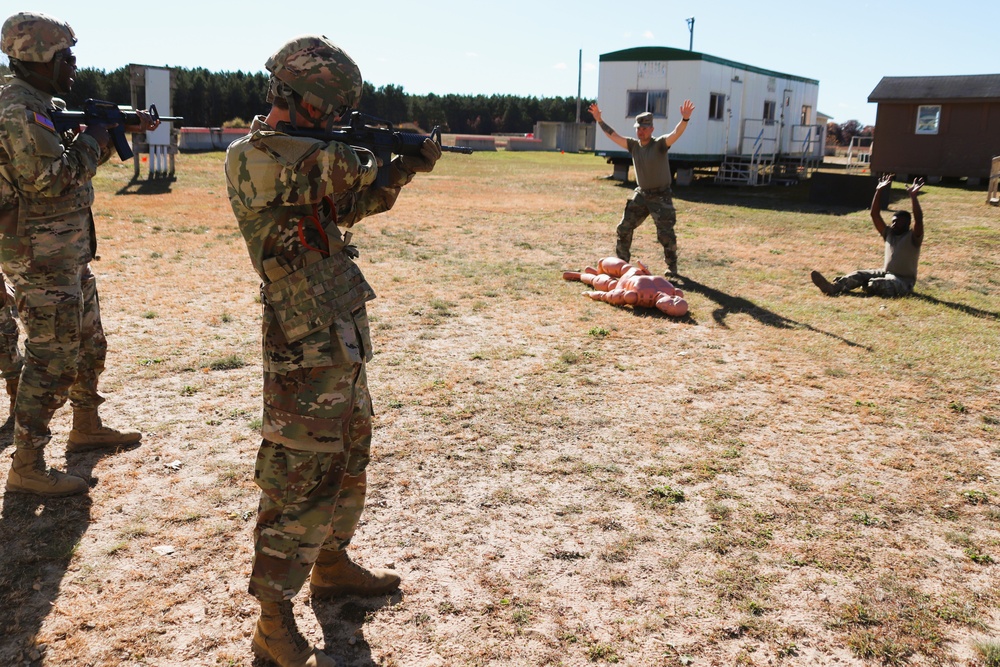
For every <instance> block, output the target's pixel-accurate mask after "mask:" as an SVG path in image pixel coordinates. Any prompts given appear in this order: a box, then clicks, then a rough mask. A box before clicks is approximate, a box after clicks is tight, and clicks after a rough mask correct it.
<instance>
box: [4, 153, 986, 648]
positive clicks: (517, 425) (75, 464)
mask: <svg viewBox="0 0 1000 667" xmlns="http://www.w3.org/2000/svg"><path fill="white" fill-rule="evenodd" d="M177 168H178V179H177V180H176V181H175V182H173V183H171V184H170V185H169V190H166V189H164V188H162V187H159V186H158V185H156V184H153V185H145V184H143V185H136V184H129V177H130V176H131V173H132V170H131V166H122V165H117V164H116V165H107V166H105V167H103V168H102V170H101V172H100V174H99V176H98V178H97V179H96V181H95V184H96V186H97V189H98V199H97V203H96V205H95V217H96V224H97V229H98V236H99V254H100V256H101V258H100V260H99V261H97V262H95V263H94V270H95V272H96V273H97V275H98V279H99V285H100V290H101V304H102V309H103V317H104V325H105V329H106V331H107V333H108V338H109V345H110V353H109V357H108V370H107V371H106V372H105V375H104V376H103V380H102V387H103V391H104V393H105V395H106V396H107V398H108V402H107V403H106V404H105V406H104V407H103V408H102V414H103V416H104V419H105V421H106V422H108V423H109V424H111V425H114V426H118V427H129V428H138V429H139V430H141V431H142V432H143V433H144V440H143V445H142V447H140V448H138V449H135V450H132V451H127V452H122V453H119V454H115V455H108V456H100V455H94V454H91V455H73V456H70V457H69V460H66V458H65V456H64V455H65V441H66V436H67V434H68V431H69V428H70V425H69V421H70V415H69V409H68V408H64V409H63V410H61V411H60V412H59V413H58V414H57V416H56V419H55V420H54V422H53V425H52V428H53V432H54V438H53V441H52V443H51V444H50V446H49V449H48V458H49V460H50V463H51V464H52V465H54V466H56V467H59V468H66V467H68V469H69V470H70V471H71V472H73V473H75V474H79V475H83V476H85V477H87V478H89V479H91V480H92V482H93V488H92V490H91V493H90V496H89V498H86V499H80V498H76V499H63V500H51V501H44V502H42V501H37V500H31V499H30V498H28V497H25V496H20V497H16V496H9V497H5V498H3V508H2V515H0V664H2V665H24V664H27V665H39V664H42V665H46V666H50V665H51V666H66V667H69V666H72V667H79V666H83V665H94V666H97V665H101V666H104V665H114V666H118V665H129V666H132V665H135V666H138V665H156V666H161V665H162V666H190V665H239V666H244V667H245V666H248V665H252V664H257V663H254V662H253V661H252V659H251V655H250V651H249V638H250V634H251V633H252V629H253V623H254V621H255V618H256V604H255V602H254V600H253V599H252V598H250V597H249V596H248V595H247V594H246V592H245V590H246V584H247V578H248V574H249V570H250V560H251V555H252V543H251V532H252V527H253V522H254V513H255V510H256V504H257V489H256V487H255V486H254V484H253V480H252V471H253V463H254V456H255V452H256V447H257V444H258V439H259V435H258V432H257V431H258V429H259V426H260V400H261V399H260V360H259V335H260V334H259V322H260V314H259V311H260V304H259V297H258V296H257V294H258V282H259V281H258V279H257V277H256V275H255V274H253V273H252V271H251V270H250V264H249V260H248V259H247V257H246V251H245V248H244V245H243V241H242V238H241V236H240V234H239V232H238V230H237V228H236V225H235V222H234V220H233V218H232V214H231V212H230V209H229V204H228V200H227V198H226V189H225V183H224V180H223V177H222V155H221V154H219V153H214V154H203V155H180V156H179V157H178V162H177ZM609 173H610V167H609V166H608V165H606V164H604V163H603V161H602V160H601V159H599V158H596V157H593V156H589V155H562V154H548V153H546V154H541V153H505V152H501V153H481V154H476V155H472V156H460V155H446V156H445V157H444V158H442V160H441V162H440V163H439V166H438V168H437V169H436V170H435V172H434V173H433V174H430V175H426V176H418V178H417V180H415V181H414V183H413V184H411V185H410V186H408V187H407V188H406V189H405V190H404V192H403V194H402V195H401V196H400V199H399V201H398V202H397V205H396V207H395V208H394V209H393V210H392V211H390V212H388V213H386V214H384V215H381V216H377V217H374V218H370V219H368V220H367V221H364V222H362V223H361V224H360V225H359V226H358V227H357V228H355V237H354V241H355V242H356V243H357V245H358V247H359V248H360V250H361V253H362V254H361V259H360V260H359V261H360V263H361V266H362V268H363V270H364V271H365V274H366V276H367V277H368V279H369V281H370V282H371V283H372V285H373V286H374V288H375V290H376V292H377V293H378V295H379V297H378V299H376V300H375V301H374V302H372V303H371V304H370V310H369V312H370V314H371V320H372V335H373V344H374V351H375V357H374V360H373V362H372V363H371V365H370V367H369V377H370V380H371V386H372V393H373V397H374V401H375V410H376V413H377V414H376V433H375V444H374V447H375V453H374V457H373V462H372V464H371V467H370V468H369V502H368V508H367V510H366V512H365V515H364V518H363V525H362V526H361V528H360V530H359V533H358V536H357V538H356V539H355V542H354V545H353V547H352V551H353V554H354V556H355V557H356V559H357V560H359V561H360V562H362V563H365V564H368V565H372V566H379V567H381V566H386V565H391V566H394V567H396V568H397V569H398V570H400V572H401V574H402V576H403V585H402V589H401V592H400V593H399V594H397V595H395V596H393V597H391V598H387V599H378V600H363V599H347V600H344V601H341V602H337V603H326V602H319V601H316V602H313V601H311V600H310V599H309V597H308V593H307V592H303V593H302V594H301V595H300V596H299V597H298V598H297V599H296V609H297V615H298V617H299V623H300V627H302V628H303V630H304V632H306V633H307V635H308V636H309V637H310V638H311V640H312V641H314V642H317V643H319V644H324V643H325V645H326V646H327V650H328V652H329V653H331V654H332V655H335V656H338V657H339V658H340V659H341V660H342V661H343V663H344V664H345V665H352V666H362V665H381V666H386V667H388V666H409V665H421V666H423V665H441V666H449V667H451V666H453V665H590V664H620V665H636V666H643V667H644V666H649V665H696V666H697V665H700V666H707V665H726V666H728V665H834V664H836V665H869V664H870V665H880V664H884V665H904V664H911V665H962V666H982V667H988V666H996V665H1000V635H998V631H1000V584H998V577H997V575H998V565H997V561H998V560H1000V438H998V437H997V435H998V433H1000V381H998V377H1000V345H998V340H1000V251H998V248H1000V210H998V209H997V208H992V207H989V206H987V205H986V204H984V200H985V194H984V192H982V191H971V190H966V189H962V188H948V187H940V186H927V187H925V191H926V192H925V194H924V195H923V196H922V198H921V203H922V205H923V208H924V213H925V220H926V229H927V231H926V241H925V244H924V248H923V252H922V257H921V268H920V277H919V280H918V283H917V289H916V294H915V295H914V296H912V297H909V298H905V299H899V300H882V299H877V298H864V297H860V296H843V297H839V298H835V299H831V298H828V297H825V296H823V295H822V294H820V293H819V291H818V290H816V288H815V287H813V285H812V284H811V283H810V282H809V278H808V274H809V271H810V270H811V269H818V270H820V271H822V272H823V273H824V274H825V275H827V276H828V277H832V276H833V275H837V274H838V273H844V272H847V271H851V270H854V269H856V268H871V267H875V266H879V265H880V263H881V258H882V248H881V241H880V239H879V238H878V236H877V234H876V233H875V231H874V230H873V228H872V225H871V221H870V219H869V217H868V214H867V211H865V210H848V209H831V208H829V207H826V208H823V207H818V206H814V205H811V204H809V203H808V196H807V195H808V186H807V185H803V186H799V187H791V188H777V187H775V188H766V189H754V190H750V189H737V188H715V187H711V186H709V185H699V184H696V185H695V186H693V187H691V188H686V189H681V190H679V191H678V193H677V196H676V199H675V203H676V205H677V208H678V237H679V246H680V272H681V274H682V275H683V279H682V280H680V281H679V286H680V287H681V288H682V289H684V291H685V292H686V296H687V300H688V302H689V304H690V308H691V311H690V315H689V316H688V317H686V318H684V319H681V320H674V319H671V318H668V317H666V316H662V315H660V314H659V313H657V312H656V311H649V312H645V311H644V312H633V311H632V310H630V309H627V308H615V307H613V306H610V305H607V304H603V303H598V302H593V301H591V300H589V299H586V298H584V297H583V296H581V295H580V293H581V291H582V290H583V289H584V286H582V285H581V284H580V283H569V282H564V281H563V280H562V279H561V272H562V271H563V270H566V269H576V270H579V269H580V268H581V267H583V266H586V265H595V264H596V262H597V260H598V259H599V258H601V257H603V256H606V255H609V254H611V252H612V249H613V244H614V240H613V233H614V226H615V224H616V223H617V221H618V218H619V216H620V214H621V209H622V207H623V204H624V201H625V198H626V197H627V195H628V193H629V190H628V189H627V188H624V187H621V186H619V185H617V184H615V183H614V182H612V181H608V180H606V179H605V178H604V177H605V176H606V175H607V174H609ZM893 194H894V195H895V196H896V197H895V203H894V204H893V205H892V206H891V207H890V208H894V207H897V206H906V207H908V202H907V201H906V198H905V197H904V196H902V186H901V185H899V184H897V185H896V187H895V188H894V190H893ZM633 257H634V258H638V259H641V260H643V261H644V262H645V263H647V264H648V265H649V266H650V268H651V269H653V270H655V271H662V270H663V269H664V266H663V260H662V255H661V252H660V249H659V246H658V244H657V243H656V239H655V233H654V230H653V227H652V225H651V223H647V224H646V225H643V226H642V227H640V229H639V230H638V231H637V233H636V241H635V244H634V248H633ZM10 442H11V434H10V430H9V428H8V429H5V430H4V431H2V432H0V449H3V450H4V451H5V452H6V453H9V451H10ZM4 459H6V457H4ZM6 471H7V465H6V464H4V465H2V466H0V479H5V476H6Z"/></svg>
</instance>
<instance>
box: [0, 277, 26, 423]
mask: <svg viewBox="0 0 1000 667" xmlns="http://www.w3.org/2000/svg"><path fill="white" fill-rule="evenodd" d="M16 318H17V313H16V312H15V311H14V299H13V297H12V296H11V295H10V294H8V292H7V286H6V284H5V283H4V279H3V276H2V275H0V378H2V379H3V380H16V379H18V378H20V377H21V367H22V366H23V365H24V357H23V356H21V350H20V349H18V347H17V339H18V337H19V335H20V333H21V332H20V330H19V329H18V327H17V319H16ZM11 416H12V417H13V415H11Z"/></svg>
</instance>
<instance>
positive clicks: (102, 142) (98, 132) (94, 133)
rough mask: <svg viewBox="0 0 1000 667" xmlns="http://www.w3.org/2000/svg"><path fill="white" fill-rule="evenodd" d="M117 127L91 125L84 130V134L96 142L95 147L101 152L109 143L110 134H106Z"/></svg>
mask: <svg viewBox="0 0 1000 667" xmlns="http://www.w3.org/2000/svg"><path fill="white" fill-rule="evenodd" d="M114 127H118V124H117V123H115V124H113V125H103V124H101V123H91V124H90V125H88V126H87V129H86V130H84V134H88V135H90V136H91V137H93V138H94V139H96V140H97V145H98V146H100V147H101V150H102V151H103V150H104V149H105V148H107V147H108V144H109V143H111V133H110V132H108V130H110V129H111V128H114Z"/></svg>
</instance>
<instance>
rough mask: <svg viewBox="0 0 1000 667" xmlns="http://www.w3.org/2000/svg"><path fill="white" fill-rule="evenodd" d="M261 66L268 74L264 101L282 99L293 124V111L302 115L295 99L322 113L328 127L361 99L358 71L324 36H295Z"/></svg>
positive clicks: (355, 65) (346, 56)
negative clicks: (269, 79)
mask: <svg viewBox="0 0 1000 667" xmlns="http://www.w3.org/2000/svg"><path fill="white" fill-rule="evenodd" d="M264 67H265V68H266V69H267V71H269V72H270V73H271V82H270V86H269V87H268V93H267V101H268V102H271V101H273V100H274V98H275V97H281V98H284V99H285V100H286V101H287V102H288V107H289V109H290V112H291V116H292V123H293V124H295V113H296V111H297V112H298V113H303V111H302V109H301V107H299V105H298V100H301V101H303V102H306V103H308V104H310V105H312V106H313V107H316V108H317V109H319V110H320V111H322V112H323V115H324V116H325V117H327V118H328V119H329V121H328V124H329V123H330V122H332V119H333V118H334V117H335V116H336V115H338V114H341V113H343V111H344V110H346V109H352V108H354V107H356V106H357V104H358V102H359V101H360V100H361V90H362V86H363V85H364V82H363V80H362V78H361V70H360V69H358V66H357V64H356V63H355V62H354V61H353V60H352V59H351V57H350V56H349V55H347V54H346V53H345V52H344V51H343V50H342V49H341V48H340V47H338V46H337V45H335V44H333V43H332V42H331V41H330V40H329V39H327V38H326V37H323V36H319V35H305V36H302V37H296V38H295V39H293V40H291V41H289V42H287V43H286V44H285V45H284V46H282V47H281V48H280V49H278V50H277V51H276V52H275V53H274V55H272V56H271V57H270V58H268V59H267V62H266V63H264ZM292 93H294V95H293V94H292ZM296 96H297V97H298V100H296V99H295V97H296Z"/></svg>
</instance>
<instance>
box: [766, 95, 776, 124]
mask: <svg viewBox="0 0 1000 667" xmlns="http://www.w3.org/2000/svg"><path fill="white" fill-rule="evenodd" d="M775 106H776V105H775V103H774V100H767V101H766V102H764V120H766V121H770V122H772V123H773V122H774V109H775Z"/></svg>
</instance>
